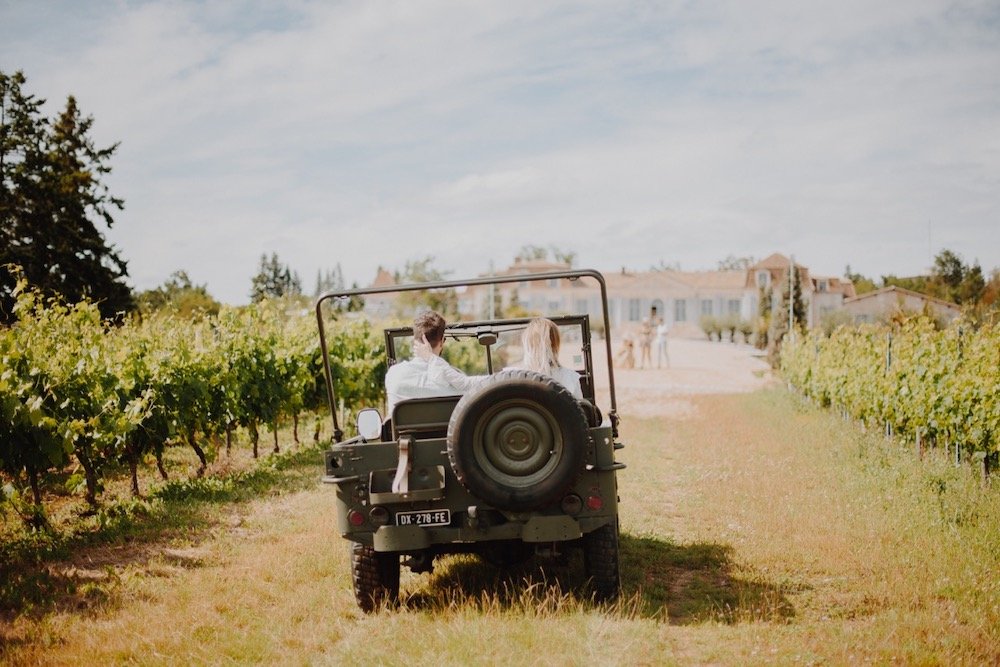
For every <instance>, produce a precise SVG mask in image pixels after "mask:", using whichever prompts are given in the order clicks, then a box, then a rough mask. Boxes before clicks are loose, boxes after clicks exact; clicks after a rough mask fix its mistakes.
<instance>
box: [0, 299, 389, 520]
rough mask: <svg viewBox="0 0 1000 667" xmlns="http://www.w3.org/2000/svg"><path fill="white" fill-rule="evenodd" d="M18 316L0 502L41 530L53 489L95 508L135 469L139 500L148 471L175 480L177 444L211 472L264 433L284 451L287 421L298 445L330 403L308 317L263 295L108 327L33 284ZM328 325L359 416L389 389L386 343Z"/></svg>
mask: <svg viewBox="0 0 1000 667" xmlns="http://www.w3.org/2000/svg"><path fill="white" fill-rule="evenodd" d="M15 314H16V317H17V323H16V324H15V325H14V326H12V327H10V328H0V488H2V494H0V510H3V509H4V507H5V506H6V507H7V508H14V509H15V510H16V511H17V513H18V514H20V515H21V517H22V518H23V519H24V521H25V522H26V524H27V525H29V526H32V527H36V528H37V527H44V526H45V525H46V524H47V518H46V514H45V508H44V499H45V497H46V494H47V493H48V492H51V491H53V490H55V489H53V488H52V487H54V486H56V485H58V486H59V489H58V490H59V491H60V492H63V491H65V490H66V489H69V490H71V491H78V492H80V493H82V494H83V495H84V497H85V498H86V501H87V503H88V504H89V505H90V506H92V507H96V506H97V504H98V502H99V496H100V493H101V490H102V488H103V487H104V483H105V481H107V480H106V478H107V476H108V475H112V474H120V473H116V472H115V471H120V470H123V469H125V468H127V469H128V470H129V472H130V473H131V487H132V493H133V494H135V495H139V493H140V489H139V483H138V476H137V471H138V469H139V468H140V467H142V466H152V465H155V466H156V467H157V468H158V473H159V475H160V476H162V478H163V479H166V478H167V476H168V471H167V470H166V468H165V467H164V456H163V455H164V450H165V449H166V448H167V447H172V446H182V447H190V448H191V449H192V450H193V451H194V452H195V454H196V455H197V458H198V461H199V462H200V466H199V467H198V469H197V475H199V476H200V475H201V474H202V473H203V472H204V470H205V468H206V465H207V463H208V461H209V459H210V458H211V457H213V456H214V455H215V454H216V453H217V452H218V451H219V450H220V449H221V448H223V447H225V448H226V449H227V450H228V449H230V448H232V447H233V446H234V442H238V443H242V442H245V443H247V444H248V446H250V447H252V449H253V456H254V458H256V457H257V456H258V447H259V441H260V433H261V429H262V428H263V427H267V428H268V429H269V430H271V431H272V432H273V433H274V450H275V451H277V450H278V447H279V443H278V435H277V434H278V425H279V424H291V425H292V427H293V433H294V438H295V439H296V441H297V440H298V420H299V415H300V414H301V413H303V412H304V411H313V412H315V411H322V410H325V409H326V402H327V399H326V391H325V383H324V379H323V364H322V359H321V357H320V351H319V345H318V342H317V335H316V323H315V319H314V318H313V317H312V315H311V313H305V314H303V313H295V314H293V315H289V314H287V313H286V312H285V311H284V309H283V308H282V307H281V305H279V304H277V303H271V304H268V303H267V302H264V303H261V304H257V305H254V306H249V307H244V308H238V309H235V308H234V309H224V310H223V311H222V312H221V313H220V314H219V316H218V317H215V318H210V319H204V320H201V321H192V320H186V319H178V318H175V317H171V316H152V317H147V318H144V319H139V318H136V319H129V320H126V321H125V322H124V323H122V324H121V325H119V326H109V325H108V324H107V323H105V322H104V321H102V318H101V315H100V312H99V310H98V308H97V306H96V305H94V304H92V303H88V302H86V301H85V302H81V303H78V304H74V305H67V304H64V303H62V302H60V301H57V300H50V299H45V298H43V297H42V296H41V295H40V294H39V293H38V292H35V291H33V290H31V289H29V288H28V287H27V286H26V285H25V284H24V282H22V283H20V284H19V285H18V289H17V301H16V305H15ZM329 330H330V334H329V345H330V347H331V363H332V368H331V371H332V373H333V374H334V376H335V378H337V382H338V396H337V398H338V402H339V406H338V409H339V410H341V411H344V412H349V411H352V410H353V409H354V407H355V406H356V405H357V404H359V403H360V402H363V401H371V400H375V399H377V398H378V397H379V395H380V392H381V380H380V378H381V377H382V376H383V375H384V368H383V366H384V363H385V360H384V359H385V355H384V351H383V350H384V346H383V343H382V342H381V336H379V335H376V334H375V333H374V332H373V330H372V329H371V327H370V326H369V325H368V324H367V323H366V322H362V321H352V322H346V321H345V322H341V321H334V322H332V323H331V324H330V327H329ZM316 423H317V425H318V424H319V420H316ZM317 428H318V426H317ZM237 433H238V434H240V435H241V436H242V437H239V438H236V437H234V434H237ZM315 437H318V431H317V433H316V434H315ZM67 472H68V473H69V475H68V476H67Z"/></svg>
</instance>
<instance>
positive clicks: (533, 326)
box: [413, 317, 583, 399]
mask: <svg viewBox="0 0 1000 667" xmlns="http://www.w3.org/2000/svg"><path fill="white" fill-rule="evenodd" d="M559 342H560V341H559V327H557V326H556V323H555V322H553V321H552V320H549V319H546V318H544V317H536V318H535V319H533V320H531V321H530V322H528V326H527V327H526V328H525V329H524V333H522V334H521V346H522V348H523V349H524V357H523V359H522V360H521V363H520V364H518V365H517V366H512V368H520V369H524V370H529V371H535V372H536V373H541V374H543V375H547V376H549V377H551V378H552V379H554V380H556V381H557V382H559V384H561V385H563V386H564V387H566V388H567V389H569V391H570V393H571V394H573V396H574V397H575V398H578V399H580V398H583V390H582V389H581V387H580V375H579V374H578V373H577V372H576V371H574V370H573V369H572V368H566V367H564V366H560V365H559ZM413 352H414V354H415V355H416V356H418V357H420V358H421V359H424V360H425V361H427V364H428V366H427V367H428V377H429V378H430V379H432V380H433V381H434V382H437V383H439V384H440V383H444V384H448V385H450V386H451V387H452V388H453V389H454V390H455V391H456V392H459V393H464V392H467V391H469V390H470V389H474V388H475V387H477V386H479V384H480V383H481V382H482V381H483V380H485V379H486V378H488V377H489V376H488V375H466V374H465V373H463V372H462V371H460V370H458V369H457V368H455V367H454V366H452V365H451V364H449V363H448V362H447V361H445V360H444V359H442V358H441V357H440V356H438V354H439V353H440V349H439V348H438V349H435V348H434V347H433V346H431V345H430V344H429V343H428V342H427V341H426V340H425V339H424V338H423V337H421V338H420V339H416V338H415V339H414V341H413ZM505 370H506V369H505Z"/></svg>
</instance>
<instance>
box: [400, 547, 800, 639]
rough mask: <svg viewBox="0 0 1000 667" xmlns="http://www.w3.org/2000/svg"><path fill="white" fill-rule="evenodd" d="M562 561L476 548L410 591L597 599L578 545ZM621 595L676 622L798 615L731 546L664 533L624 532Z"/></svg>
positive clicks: (484, 605) (423, 595) (525, 605)
mask: <svg viewBox="0 0 1000 667" xmlns="http://www.w3.org/2000/svg"><path fill="white" fill-rule="evenodd" d="M568 555H569V557H568V558H565V559H563V561H562V562H560V561H558V560H556V561H552V560H546V559H537V558H535V559H531V560H529V561H527V562H526V563H523V564H521V565H517V566H512V567H507V568H497V567H495V566H493V565H490V564H488V563H485V562H483V561H482V560H480V559H478V558H477V557H475V556H471V555H470V556H458V557H452V558H447V559H443V560H442V561H441V562H440V566H439V567H436V568H435V572H434V574H433V575H432V576H431V578H430V580H429V581H427V582H426V584H425V585H424V586H422V587H421V588H420V589H418V590H417V591H416V592H413V593H411V594H410V595H409V597H405V596H404V601H403V604H404V606H405V607H407V608H410V609H447V608H461V607H472V608H478V609H486V610H491V609H496V610H500V611H503V610H515V611H516V610H524V611H536V612H537V611H546V610H548V611H555V610H558V609H560V608H565V607H573V606H579V605H581V604H591V603H590V597H589V590H588V588H587V580H586V576H585V573H584V568H583V562H582V561H583V559H582V556H581V555H580V553H579V550H573V551H571V552H570V553H569V554H568ZM619 555H620V562H621V577H622V596H621V603H620V605H619V606H618V609H619V610H620V611H621V613H624V614H626V615H637V616H640V617H644V618H658V619H663V620H666V621H667V622H669V623H671V624H674V625H691V624H697V623H704V622H718V623H728V624H735V623H742V622H750V621H772V622H774V621H784V620H788V619H791V618H792V617H793V616H794V615H795V610H794V608H793V607H792V605H791V603H790V602H789V601H788V599H787V597H786V593H788V592H790V591H789V590H787V589H785V588H783V587H782V586H779V585H776V584H774V583H770V582H767V581H764V580H762V579H760V578H747V577H743V576H740V575H739V574H737V573H735V572H734V566H733V563H732V561H731V556H732V547H730V546H728V545H724V544H713V543H694V544H675V543H673V542H670V541H668V540H664V539H661V538H658V537H648V536H646V537H635V536H632V535H627V534H623V535H622V536H621V541H620V554H619Z"/></svg>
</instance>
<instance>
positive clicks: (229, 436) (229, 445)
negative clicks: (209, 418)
mask: <svg viewBox="0 0 1000 667" xmlns="http://www.w3.org/2000/svg"><path fill="white" fill-rule="evenodd" d="M232 453H233V423H232V422H227V423H226V456H230V455H231V454H232Z"/></svg>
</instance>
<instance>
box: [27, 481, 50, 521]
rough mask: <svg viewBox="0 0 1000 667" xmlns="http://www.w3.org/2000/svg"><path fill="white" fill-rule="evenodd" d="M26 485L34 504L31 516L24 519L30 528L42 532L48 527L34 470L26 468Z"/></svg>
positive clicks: (40, 488)
mask: <svg viewBox="0 0 1000 667" xmlns="http://www.w3.org/2000/svg"><path fill="white" fill-rule="evenodd" d="M28 484H29V485H30V486H31V499H32V501H33V503H34V504H33V506H32V508H31V515H30V516H27V517H24V518H25V521H26V523H27V524H28V525H29V526H30V527H32V528H34V529H35V530H43V529H45V528H48V527H49V520H48V517H46V516H45V506H44V505H42V487H41V485H40V484H39V483H38V471H37V470H35V469H34V468H28Z"/></svg>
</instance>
